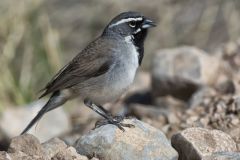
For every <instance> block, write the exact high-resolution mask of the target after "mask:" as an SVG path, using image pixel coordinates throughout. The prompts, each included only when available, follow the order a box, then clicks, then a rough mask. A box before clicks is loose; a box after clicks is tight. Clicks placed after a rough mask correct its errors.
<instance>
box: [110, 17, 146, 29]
mask: <svg viewBox="0 0 240 160" xmlns="http://www.w3.org/2000/svg"><path fill="white" fill-rule="evenodd" d="M142 20H143V18H142V17H139V18H126V19H122V20H120V21H118V22H116V23H114V24H111V25H110V26H109V28H111V27H113V26H116V25H119V24H122V23H126V22H130V21H142Z"/></svg>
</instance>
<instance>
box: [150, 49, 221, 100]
mask: <svg viewBox="0 0 240 160" xmlns="http://www.w3.org/2000/svg"><path fill="white" fill-rule="evenodd" d="M219 67H220V60H219V59H217V58H215V57H212V56H209V55H207V53H205V52H204V51H202V50H200V49H197V48H194V47H180V48H175V49H165V50H160V51H159V52H158V53H157V54H155V56H153V65H152V89H153V91H152V92H153V95H154V96H165V95H172V96H174V97H177V98H179V99H183V100H188V99H189V97H190V96H191V95H192V94H193V93H194V92H195V91H196V90H197V89H198V88H199V87H200V86H201V85H211V84H214V83H215V81H216V79H217V76H218V71H219Z"/></svg>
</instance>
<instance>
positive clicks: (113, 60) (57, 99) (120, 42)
mask: <svg viewBox="0 0 240 160" xmlns="http://www.w3.org/2000/svg"><path fill="white" fill-rule="evenodd" d="M155 26H156V24H155V23H154V22H153V21H152V20H150V19H149V18H147V17H145V16H143V15H142V14H141V13H138V12H133V11H129V12H123V13H121V14H119V15H118V16H116V17H115V18H113V19H112V20H111V21H110V23H109V24H108V25H107V26H106V27H105V29H104V30H103V32H102V34H101V35H100V36H99V37H98V38H96V39H95V40H94V41H93V42H91V43H90V44H89V45H88V46H87V47H86V48H85V49H83V50H82V51H81V52H80V53H79V54H77V55H76V56H75V57H74V58H73V59H72V60H71V61H70V62H69V63H68V64H67V65H65V66H64V67H63V68H62V69H61V70H60V71H59V72H58V73H57V74H56V75H55V76H54V77H53V78H52V80H51V81H50V82H49V83H48V84H47V85H46V86H45V88H44V89H43V90H42V95H41V96H40V97H39V98H42V97H44V96H46V95H49V94H51V96H50V98H49V100H48V102H47V103H46V104H45V105H44V106H43V107H42V109H41V110H40V111H39V112H38V114H37V115H36V116H35V117H34V118H33V120H32V121H31V122H30V123H29V124H28V125H27V127H26V128H25V129H24V130H23V132H22V133H21V134H24V133H26V132H27V131H28V130H29V129H30V128H31V127H32V126H33V125H34V124H35V123H36V122H37V121H38V120H39V119H40V118H41V117H42V116H43V115H44V114H45V113H47V112H49V111H51V110H53V109H55V108H57V107H59V106H61V105H63V104H64V103H65V102H67V101H69V100H71V99H74V98H77V97H80V99H81V100H83V102H84V104H85V105H86V106H87V107H89V108H91V109H92V110H93V111H95V112H96V113H98V114H99V115H101V116H102V117H104V118H105V120H106V121H107V123H111V124H114V125H116V126H117V127H118V128H120V129H121V130H123V131H124V129H123V127H124V125H123V124H122V123H121V121H122V120H123V117H120V116H115V117H114V116H112V115H111V114H110V113H109V112H108V111H107V110H105V109H104V108H103V107H102V106H101V105H103V104H105V103H108V102H114V101H117V100H118V98H120V97H121V95H122V94H123V93H124V92H126V91H127V89H128V88H129V86H130V85H131V83H132V82H133V80H134V77H135V74H136V71H137V68H138V67H139V66H140V65H141V63H142V59H143V56H144V41H145V38H146V36H147V33H148V29H149V28H151V27H155ZM126 126H127V125H126Z"/></svg>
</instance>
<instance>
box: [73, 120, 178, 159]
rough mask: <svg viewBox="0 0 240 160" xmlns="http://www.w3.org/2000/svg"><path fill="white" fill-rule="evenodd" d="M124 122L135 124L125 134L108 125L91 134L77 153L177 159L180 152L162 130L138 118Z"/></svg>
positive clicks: (123, 157) (80, 141) (79, 142)
mask: <svg viewBox="0 0 240 160" xmlns="http://www.w3.org/2000/svg"><path fill="white" fill-rule="evenodd" d="M123 123H126V124H133V125H134V126H135V127H134V128H125V132H122V131H121V130H120V129H118V128H117V127H116V126H114V125H111V124H108V125H104V126H102V127H100V128H97V129H95V130H92V131H90V132H89V133H88V134H86V135H84V136H82V137H81V138H80V139H79V140H78V141H77V143H76V145H75V148H76V150H77V152H79V153H80V154H82V155H86V156H89V157H93V156H96V157H98V158H99V159H105V160H160V159H161V160H170V159H172V160H175V159H177V158H178V154H177V152H176V151H175V150H174V149H173V148H172V146H171V145H170V143H169V141H168V140H167V138H166V137H165V135H164V134H163V133H162V132H161V131H160V130H158V129H155V128H153V127H151V126H150V125H148V124H146V123H143V122H141V121H139V120H136V119H127V120H124V122H123Z"/></svg>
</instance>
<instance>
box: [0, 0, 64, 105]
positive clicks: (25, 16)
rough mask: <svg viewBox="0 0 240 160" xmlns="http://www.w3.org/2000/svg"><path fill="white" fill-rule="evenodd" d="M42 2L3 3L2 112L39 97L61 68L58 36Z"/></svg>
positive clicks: (0, 39) (0, 28) (0, 9)
mask: <svg viewBox="0 0 240 160" xmlns="http://www.w3.org/2000/svg"><path fill="white" fill-rule="evenodd" d="M41 4H42V1H41V0H35V1H31V0H23V1H18V3H17V4H16V1H7V0H5V1H3V2H1V7H0V12H1V18H0V49H1V51H0V53H1V54H0V65H1V66H0V75H1V77H0V109H3V106H9V105H21V104H25V103H27V102H30V101H31V100H32V99H33V98H36V93H37V91H38V90H39V89H41V87H43V83H42V82H43V81H47V80H46V78H49V75H50V74H52V73H53V72H56V70H57V69H58V68H59V67H60V65H61V60H60V59H61V58H60V57H59V53H60V47H59V36H58V33H57V32H56V30H54V29H53V28H52V27H51V24H50V22H49V17H48V15H46V14H44V12H42V11H41Z"/></svg>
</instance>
